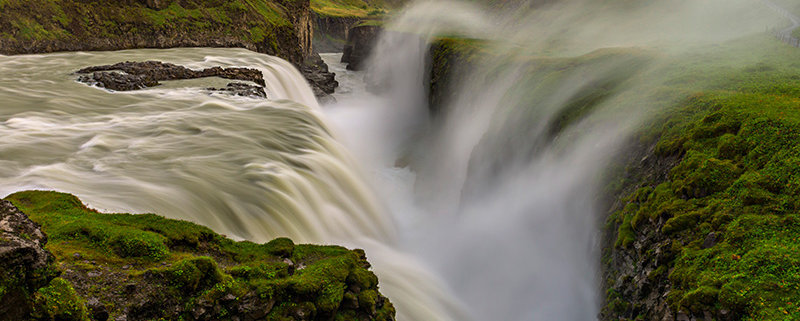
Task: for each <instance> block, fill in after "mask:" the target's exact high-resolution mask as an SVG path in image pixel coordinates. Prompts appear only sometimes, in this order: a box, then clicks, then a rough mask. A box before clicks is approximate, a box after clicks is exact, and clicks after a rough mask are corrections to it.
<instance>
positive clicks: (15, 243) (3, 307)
mask: <svg viewBox="0 0 800 321" xmlns="http://www.w3.org/2000/svg"><path fill="white" fill-rule="evenodd" d="M45 244H47V236H46V235H45V234H44V233H43V232H42V230H41V227H40V226H39V224H37V223H34V222H33V221H31V220H30V219H28V217H27V216H26V215H25V214H23V213H22V212H21V211H20V210H19V209H17V208H16V207H15V206H14V205H13V204H11V202H9V201H6V200H0V289H2V290H3V291H0V302H3V304H0V316H2V317H1V318H0V319H3V320H23V319H25V318H26V316H27V315H28V314H29V313H31V310H32V308H33V306H32V301H33V293H34V292H35V291H36V290H37V289H39V288H41V287H43V286H45V285H46V284H47V283H48V282H50V279H52V278H53V277H55V275H53V273H49V271H48V267H49V266H50V265H51V264H52V262H53V260H54V258H53V255H52V254H51V253H50V251H48V250H46V249H45V248H44V246H45Z"/></svg>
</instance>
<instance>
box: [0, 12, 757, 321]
mask: <svg viewBox="0 0 800 321" xmlns="http://www.w3.org/2000/svg"><path fill="white" fill-rule="evenodd" d="M745 2H746V1H738V0H736V1H727V0H726V1H720V0H709V1H700V2H698V1H689V0H673V1H665V3H664V4H642V5H641V6H634V7H636V8H633V9H630V10H628V9H626V10H623V11H621V12H616V11H615V10H614V9H618V8H617V7H614V6H613V5H611V4H605V2H604V3H602V4H591V5H590V3H589V2H585V1H561V2H554V3H551V4H549V5H545V6H541V5H538V4H537V5H513V3H512V2H509V6H507V7H503V8H500V9H497V8H490V9H487V8H484V7H482V6H481V5H480V4H478V3H470V4H467V3H461V2H453V1H433V2H419V3H414V4H412V5H410V6H409V7H408V8H407V9H406V10H404V11H403V12H402V13H400V14H398V15H397V16H396V17H395V18H394V19H393V20H392V21H391V23H390V24H389V25H388V26H387V29H388V30H391V32H388V33H386V34H385V35H384V36H383V37H382V38H381V40H380V43H379V45H378V47H377V48H376V51H375V55H374V56H373V58H371V60H370V62H369V64H368V65H369V67H368V72H369V74H368V77H367V79H368V84H367V85H369V86H368V87H371V88H372V89H374V90H377V92H379V93H378V94H370V93H366V92H361V91H354V93H358V94H357V95H355V94H354V95H351V96H349V97H344V98H340V99H339V103H338V104H336V105H333V106H323V107H319V106H317V103H316V101H315V99H314V97H313V94H312V92H311V90H310V89H309V87H308V85H307V84H306V83H305V81H304V80H303V79H302V76H301V75H299V73H298V72H297V71H296V70H295V69H294V68H293V67H292V66H290V65H289V64H288V63H287V62H285V61H282V60H280V59H278V58H274V57H269V56H266V55H262V54H257V53H253V52H250V51H246V50H241V49H211V48H192V49H187V48H184V49H169V50H126V51H118V52H91V53H87V52H79V53H57V54H47V55H28V56H13V57H7V56H0V101H2V102H3V104H4V106H3V108H2V109H1V110H0V137H3V139H2V140H0V178H2V180H3V181H4V184H3V185H2V186H0V195H3V196H4V195H7V194H9V193H12V192H15V191H19V190H24V189H54V190H59V191H64V192H69V193H73V194H76V195H77V196H79V197H80V198H81V199H83V200H84V201H86V202H87V203H88V205H90V206H91V207H94V208H96V209H99V210H103V211H112V212H134V213H146V212H153V213H158V214H160V215H164V216H167V217H170V218H177V219H185V220H190V221H193V222H197V223H200V224H203V225H206V226H208V227H210V228H212V229H214V230H215V231H217V232H219V233H222V234H225V235H228V236H230V237H233V238H235V239H247V240H252V241H255V242H264V241H268V240H270V239H273V238H275V237H280V236H288V237H291V238H292V239H294V240H295V241H296V242H313V243H324V244H340V245H345V246H348V247H358V248H364V249H365V250H366V253H367V255H368V257H369V260H370V262H371V263H372V264H373V266H374V268H375V272H376V273H377V274H378V276H379V278H380V284H381V285H380V286H381V291H382V292H383V293H385V294H386V295H387V296H388V297H389V298H390V299H391V300H392V302H393V303H394V304H395V306H396V307H397V310H398V319H399V320H406V321H408V320H415V321H416V320H551V319H555V320H591V319H594V318H595V316H596V314H597V312H598V305H599V303H600V296H599V290H598V280H597V275H598V271H597V267H596V265H597V264H598V262H599V258H598V238H599V234H598V233H599V232H598V225H597V224H598V221H599V220H600V219H602V218H601V217H600V216H599V215H600V214H601V213H602V210H603V209H601V208H598V204H597V203H596V198H597V196H598V184H599V180H598V178H599V176H600V174H601V172H602V170H603V169H604V166H605V165H606V164H607V162H608V160H609V158H610V157H612V156H613V155H614V153H615V151H616V150H617V149H618V147H619V145H620V144H621V143H623V142H624V139H625V138H626V137H627V136H629V135H630V133H631V131H632V130H633V129H634V128H635V127H636V126H637V125H638V124H640V122H641V121H642V120H643V119H645V118H646V117H645V116H646V115H647V114H648V110H647V109H646V108H643V106H648V101H646V99H644V98H642V96H641V95H640V93H641V92H644V91H646V90H645V89H651V88H652V86H654V84H657V83H658V77H653V75H657V74H658V73H657V72H655V71H654V70H657V68H658V65H659V63H661V62H662V61H663V60H662V58H660V56H659V54H655V55H654V54H651V53H649V52H645V51H641V50H618V51H614V50H608V49H606V50H599V49H601V48H605V47H610V46H630V45H640V44H642V45H644V44H651V45H652V44H655V45H657V46H662V47H659V48H664V51H665V52H667V51H669V50H675V49H674V47H670V45H671V44H674V43H680V44H681V45H685V44H686V42H690V43H692V44H694V43H696V42H701V43H707V42H708V41H719V40H721V39H727V38H730V37H733V36H735V35H738V34H741V33H742V32H746V31H747V32H749V31H752V30H753V29H756V30H762V28H763V24H758V26H757V28H754V27H753V26H754V25H756V23H745V22H746V21H745V20H737V21H735V22H736V23H731V22H730V21H729V20H730V19H728V18H729V17H730V16H731V15H733V14H734V13H737V14H738V13H741V12H746V13H747V14H750V15H758V14H759V13H758V12H756V13H753V12H755V11H753V10H756V11H757V9H754V8H753V6H749V5H747V4H746V3H745ZM721 3H723V4H724V6H720V5H719V4H721ZM754 6H755V7H756V8H760V7H758V5H757V4H754ZM667 9H669V10H667ZM719 10H722V11H719ZM611 12H615V13H614V14H611ZM664 12H671V13H674V14H670V15H664V14H663V13H664ZM716 12H720V16H721V17H724V18H725V19H720V18H719V17H718V16H717V15H716V14H715V15H712V16H709V14H710V13H716ZM747 14H745V15H747ZM662 16H663V17H662ZM676 17H678V18H676ZM681 17H683V18H681ZM685 17H689V18H685ZM726 19H728V20H726ZM679 22H680V23H679ZM683 22H685V23H683ZM705 25H708V26H711V27H713V28H707V29H703V26H705ZM653 30H657V31H658V32H654V31H653ZM687 30H697V31H693V32H689V33H686V31H687ZM437 35H450V36H452V35H459V36H464V37H469V38H474V39H480V40H481V41H484V42H486V43H487V46H488V48H487V50H486V52H488V53H490V54H487V55H484V56H479V57H476V58H475V60H473V61H472V62H471V64H470V65H469V66H468V67H466V68H464V69H462V70H454V71H453V72H454V74H456V75H459V77H458V79H459V81H455V82H454V83H453V84H452V87H451V88H448V89H447V90H450V91H451V92H452V95H450V97H451V99H449V100H446V101H445V103H444V106H443V107H442V113H441V115H439V116H438V118H431V117H430V114H429V112H428V106H427V94H428V93H427V92H426V82H425V79H426V73H427V63H428V62H427V53H428V50H429V45H430V43H431V41H433V39H434V38H435V37H437ZM652 35H658V36H657V37H656V38H657V39H652V38H651V37H652ZM649 37H650V38H649ZM575 57H579V58H575ZM533 58H536V59H533ZM153 59H156V60H161V61H165V62H171V63H176V64H181V65H185V66H188V67H190V68H201V67H211V66H217V65H220V66H223V67H229V66H237V67H250V68H259V69H260V70H262V72H263V73H264V75H265V80H266V83H267V87H268V88H267V90H268V96H269V97H270V99H269V100H259V99H251V98H242V97H227V96H220V95H216V94H213V95H209V94H208V93H204V92H203V91H202V90H199V88H203V87H208V85H207V84H206V83H202V82H195V81H186V82H167V83H166V84H165V85H164V86H161V87H156V88H152V89H147V90H142V91H137V92H129V93H109V92H107V91H104V90H101V89H98V88H92V87H89V86H86V85H84V84H80V83H77V82H75V76H74V75H72V74H71V73H72V72H74V71H75V70H78V69H80V68H83V67H86V66H90V65H102V64H111V63H116V62H120V61H126V60H128V61H143V60H153ZM559 63H563V64H564V65H563V66H561V67H563V68H560V69H559V68H558V67H553V66H559V65H558V64H559ZM203 81H205V80H203ZM211 81H216V82H220V81H221V80H218V79H217V80H213V79H212V80H211ZM223 83H224V81H223ZM648 86H650V87H648ZM587 102H591V103H587Z"/></svg>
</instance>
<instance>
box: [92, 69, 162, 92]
mask: <svg viewBox="0 0 800 321" xmlns="http://www.w3.org/2000/svg"><path fill="white" fill-rule="evenodd" d="M78 81H80V82H82V83H86V84H89V85H93V86H97V87H101V88H105V89H109V90H114V91H131V90H139V89H144V88H147V87H155V86H158V85H160V84H159V83H158V82H157V81H154V80H152V79H148V78H147V77H145V76H139V75H128V74H123V73H120V72H94V73H92V74H91V75H85V76H80V77H79V78H78Z"/></svg>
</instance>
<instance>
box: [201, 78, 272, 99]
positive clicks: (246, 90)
mask: <svg viewBox="0 0 800 321" xmlns="http://www.w3.org/2000/svg"><path fill="white" fill-rule="evenodd" d="M206 90H208V91H212V92H220V93H224V94H228V95H231V96H243V97H260V98H267V93H266V92H265V91H264V87H261V86H255V85H249V84H245V83H240V82H232V83H229V84H228V86H226V87H225V88H207V89H206Z"/></svg>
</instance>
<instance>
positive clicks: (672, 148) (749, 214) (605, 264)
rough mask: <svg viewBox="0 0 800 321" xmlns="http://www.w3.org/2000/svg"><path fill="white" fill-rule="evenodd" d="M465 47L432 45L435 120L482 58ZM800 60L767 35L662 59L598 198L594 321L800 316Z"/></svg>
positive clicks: (449, 42)
mask: <svg viewBox="0 0 800 321" xmlns="http://www.w3.org/2000/svg"><path fill="white" fill-rule="evenodd" d="M468 44H469V43H468V42H465V41H454V40H448V39H444V40H441V41H439V42H438V43H436V44H434V45H433V46H432V49H431V61H432V66H431V77H430V87H429V89H430V96H429V101H430V106H431V110H432V112H434V113H435V114H439V115H442V114H445V116H446V114H447V113H448V111H447V110H444V109H443V107H445V106H447V104H446V102H447V101H448V100H450V99H452V97H451V96H452V89H453V86H454V85H455V82H454V78H453V77H454V75H457V74H458V72H459V70H463V68H469V66H470V61H471V59H472V57H474V55H475V54H476V53H477V54H479V55H486V53H485V52H483V53H481V51H479V50H475V48H474V46H469V45H468ZM753 48H759V49H753ZM754 50H755V51H754ZM620 51H621V52H624V50H620ZM587 56H591V54H590V55H587ZM798 56H800V52H798V51H797V50H796V49H795V48H792V47H790V46H787V45H784V44H782V43H780V42H779V41H776V40H774V39H772V38H771V37H770V36H769V35H766V34H763V35H756V36H749V37H744V38H741V39H736V40H733V41H729V42H727V43H724V44H722V45H715V46H711V47H706V48H702V50H700V51H696V52H692V53H691V54H687V55H677V54H676V55H675V56H674V57H669V58H668V60H665V61H666V62H667V63H666V64H664V65H663V66H661V67H660V68H661V69H658V71H657V72H655V73H656V74H657V76H656V77H657V78H658V79H659V81H658V85H655V86H653V87H646V88H645V89H640V90H638V91H639V92H640V93H643V94H645V96H642V97H644V98H646V100H644V102H645V103H639V102H637V103H636V104H638V105H639V106H640V108H651V109H650V110H653V111H654V112H653V115H652V116H651V118H650V119H649V121H648V122H647V125H646V126H643V127H641V128H640V129H639V130H637V131H636V133H635V136H633V137H630V138H629V139H628V140H626V141H625V143H624V144H623V148H622V150H620V151H618V152H617V154H616V155H617V156H616V157H615V159H614V160H613V161H612V162H611V164H610V167H609V168H608V169H607V170H606V173H605V174H604V176H605V182H604V183H603V186H602V188H601V189H600V190H599V191H598V195H597V200H598V201H597V204H598V205H597V206H598V207H599V208H600V209H601V210H600V211H599V213H598V216H599V217H597V219H598V220H599V221H600V222H602V223H601V225H600V227H601V232H602V233H603V234H604V241H603V242H602V246H601V247H602V249H601V250H602V256H601V257H599V258H598V260H599V262H598V264H599V265H600V267H601V272H602V280H601V284H600V286H601V288H599V289H597V290H598V291H599V292H601V293H603V297H604V300H603V303H602V309H601V311H600V314H599V318H600V319H601V320H679V321H690V320H692V321H693V320H784V319H786V320H789V319H795V318H798V317H800V309H798V308H797V307H796V302H797V300H798V299H800V298H799V297H798V296H800V291H798V290H800V288H798V285H797V284H798V283H797V281H798V273H797V272H798V267H800V261H798V260H800V259H798V257H797V256H796V253H797V252H796V251H797V250H798V249H800V242H798V238H797V235H798V234H799V233H800V224H799V223H798V222H800V216H798V209H800V202H798V200H797V195H798V192H797V191H798V188H799V187H798V186H800V183H799V182H800V171H797V170H796V168H797V163H796V160H797V157H798V155H800V154H798V149H797V148H795V144H793V143H791V142H793V141H794V140H795V139H797V138H796V137H797V136H798V135H800V134H798V133H800V115H798V113H797V112H796V109H794V108H793V107H792V108H790V107H789V106H793V103H791V102H792V101H794V100H795V99H797V97H798V93H797V91H796V90H789V88H792V87H791V86H796V85H797V84H798V81H800V80H798V79H794V78H792V77H791V76H789V74H786V73H785V71H786V70H794V69H796V68H797V67H796V66H795V65H794V63H793V61H794V60H796V59H797V58H798ZM585 57H586V56H584V57H574V58H566V60H567V61H568V63H566V64H565V68H567V69H563V70H569V69H570V68H577V67H579V66H580V65H581V63H583V62H585V61H586V59H585ZM661 58H664V57H661ZM569 60H572V61H571V62H569ZM545 61H546V60H545ZM687 66H692V67H691V68H689V67H687ZM455 77H463V76H462V75H457V76H455ZM456 79H460V78H456ZM687 79H688V80H690V82H689V83H687V82H686V80H687ZM587 89H588V90H594V89H592V87H587ZM580 94H581V95H583V93H580ZM579 96H580V95H579ZM590 96H591V95H590ZM593 101H594V100H583V103H588V104H590V105H591V104H593ZM587 106H588V105H587ZM590 108H591V107H590Z"/></svg>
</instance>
